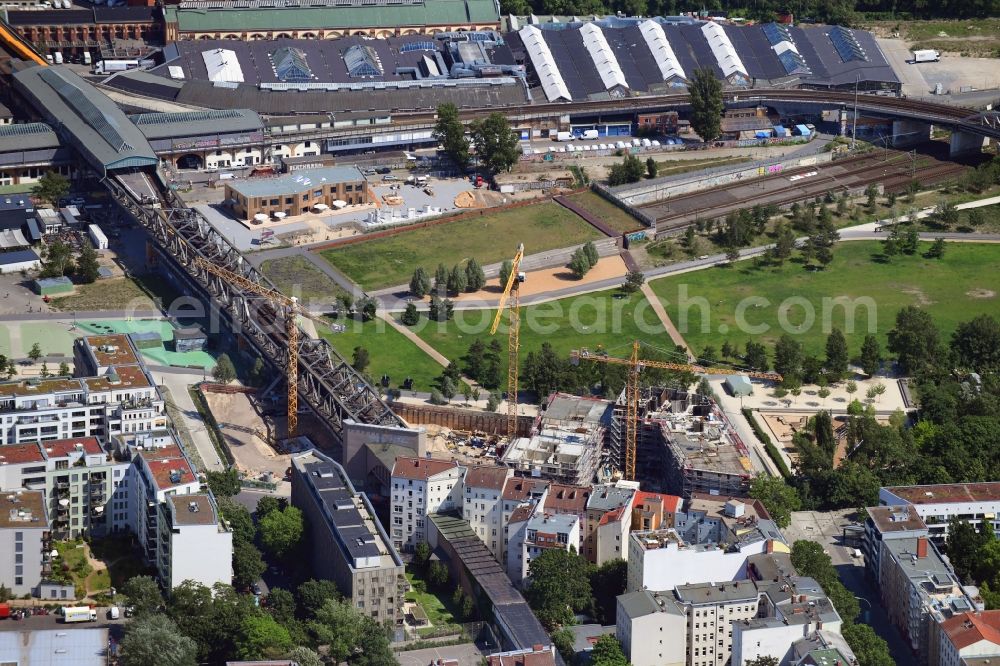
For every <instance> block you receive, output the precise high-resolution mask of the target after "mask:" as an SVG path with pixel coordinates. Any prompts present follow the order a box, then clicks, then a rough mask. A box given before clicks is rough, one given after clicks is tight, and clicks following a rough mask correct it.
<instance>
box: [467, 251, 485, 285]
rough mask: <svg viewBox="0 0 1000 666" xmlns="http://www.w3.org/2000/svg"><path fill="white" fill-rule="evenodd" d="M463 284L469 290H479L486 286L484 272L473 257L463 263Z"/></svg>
mask: <svg viewBox="0 0 1000 666" xmlns="http://www.w3.org/2000/svg"><path fill="white" fill-rule="evenodd" d="M465 286H466V289H468V290H469V291H479V290H480V289H482V288H483V287H485V286H486V274H485V273H483V267H482V266H480V265H479V262H478V261H476V258H475V257H471V258H470V259H469V261H468V262H466V264H465Z"/></svg>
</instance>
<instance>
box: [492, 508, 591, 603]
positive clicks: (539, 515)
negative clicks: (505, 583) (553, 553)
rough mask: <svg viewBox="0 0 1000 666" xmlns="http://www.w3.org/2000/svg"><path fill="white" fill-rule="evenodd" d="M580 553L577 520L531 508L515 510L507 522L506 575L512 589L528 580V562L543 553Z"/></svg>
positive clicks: (578, 524)
mask: <svg viewBox="0 0 1000 666" xmlns="http://www.w3.org/2000/svg"><path fill="white" fill-rule="evenodd" d="M552 549H558V550H565V551H570V550H573V551H575V552H580V519H579V518H577V517H576V516H574V515H571V514H562V515H560V514H552V513H548V512H547V511H542V510H540V509H538V508H535V507H533V506H523V507H521V508H520V509H518V510H516V511H515V512H514V513H513V515H512V517H511V520H510V543H509V545H508V552H507V575H508V576H509V577H510V579H511V581H513V582H514V584H515V585H519V584H522V583H523V582H524V580H525V579H527V578H528V574H529V571H530V568H531V561H532V560H533V559H535V558H536V557H538V556H539V555H541V554H542V553H544V552H545V551H546V550H552Z"/></svg>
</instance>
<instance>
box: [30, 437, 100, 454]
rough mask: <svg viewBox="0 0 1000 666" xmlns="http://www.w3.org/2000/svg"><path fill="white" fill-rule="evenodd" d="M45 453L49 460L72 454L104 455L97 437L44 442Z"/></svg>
mask: <svg viewBox="0 0 1000 666" xmlns="http://www.w3.org/2000/svg"><path fill="white" fill-rule="evenodd" d="M42 446H44V447H45V453H46V455H47V456H48V457H49V458H65V457H67V456H69V455H70V454H71V453H84V454H86V455H88V456H94V455H100V454H102V453H104V449H102V448H101V444H100V442H98V441H97V438H96V437H77V438H75V439H57V440H54V441H51V442H43V443H42Z"/></svg>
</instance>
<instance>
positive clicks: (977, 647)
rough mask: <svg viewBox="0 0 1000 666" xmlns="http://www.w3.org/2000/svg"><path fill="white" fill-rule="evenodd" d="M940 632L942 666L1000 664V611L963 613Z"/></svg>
mask: <svg viewBox="0 0 1000 666" xmlns="http://www.w3.org/2000/svg"><path fill="white" fill-rule="evenodd" d="M938 631H939V638H938V643H939V645H940V648H939V650H938V660H937V663H938V664H939V666H963V665H965V664H972V663H976V664H988V663H991V662H992V663H1000V611H997V610H991V611H976V612H974V613H960V614H958V615H955V616H953V617H950V618H948V619H947V620H945V621H944V622H942V623H941V624H940V625H938Z"/></svg>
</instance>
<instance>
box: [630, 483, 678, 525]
mask: <svg viewBox="0 0 1000 666" xmlns="http://www.w3.org/2000/svg"><path fill="white" fill-rule="evenodd" d="M683 502H684V500H683V499H681V498H680V497H678V496H677V495H665V494H663V493H650V492H646V491H642V490H640V491H638V492H637V493H636V494H635V499H633V500H632V529H633V530H636V531H639V532H649V531H650V530H660V529H666V528H668V527H674V526H675V524H676V517H677V514H678V513H679V512H680V510H681V507H682V504H683Z"/></svg>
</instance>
